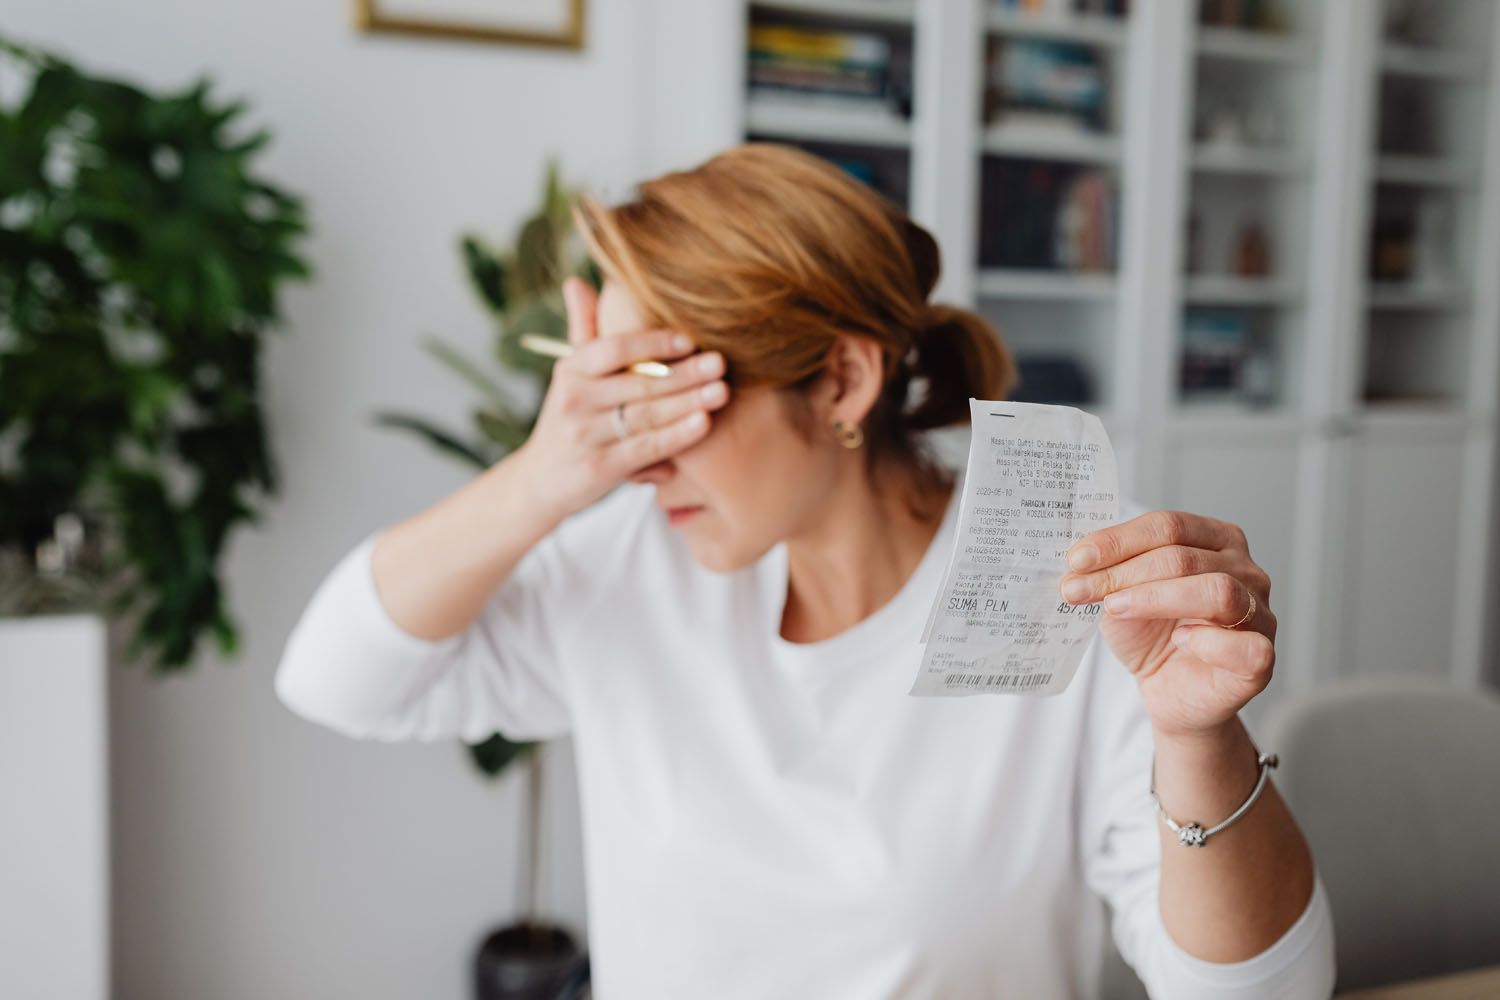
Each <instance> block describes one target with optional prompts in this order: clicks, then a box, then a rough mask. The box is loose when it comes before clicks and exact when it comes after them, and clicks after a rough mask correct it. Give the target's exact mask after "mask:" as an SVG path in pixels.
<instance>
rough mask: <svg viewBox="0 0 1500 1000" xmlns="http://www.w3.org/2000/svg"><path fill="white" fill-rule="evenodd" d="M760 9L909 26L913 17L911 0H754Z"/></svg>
mask: <svg viewBox="0 0 1500 1000" xmlns="http://www.w3.org/2000/svg"><path fill="white" fill-rule="evenodd" d="M750 6H752V7H758V8H760V9H762V10H768V11H776V12H778V13H787V14H808V15H812V16H815V17H837V18H844V19H846V20H850V21H869V22H872V23H879V24H897V25H903V26H905V27H910V26H911V25H912V24H913V23H914V22H915V20H916V4H915V3H914V2H913V0H754V2H752V3H751V4H750Z"/></svg>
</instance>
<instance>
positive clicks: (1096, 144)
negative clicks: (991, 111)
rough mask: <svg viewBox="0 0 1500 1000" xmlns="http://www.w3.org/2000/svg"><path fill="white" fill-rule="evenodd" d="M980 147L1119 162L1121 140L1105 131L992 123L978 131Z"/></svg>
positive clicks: (1006, 153)
mask: <svg viewBox="0 0 1500 1000" xmlns="http://www.w3.org/2000/svg"><path fill="white" fill-rule="evenodd" d="M981 148H982V149H983V151H984V152H986V153H993V154H995V155H997V156H1015V157H1026V158H1030V159H1038V160H1067V161H1069V162H1074V163H1106V164H1107V163H1118V162H1119V161H1120V141H1119V139H1117V138H1116V137H1115V136H1113V135H1110V134H1108V133H1099V132H1084V131H1078V132H1068V131H1063V130H1052V129H1038V128H1031V127H1029V126H1025V125H1005V124H999V125H991V126H989V127H988V128H986V129H985V130H984V132H983V133H981Z"/></svg>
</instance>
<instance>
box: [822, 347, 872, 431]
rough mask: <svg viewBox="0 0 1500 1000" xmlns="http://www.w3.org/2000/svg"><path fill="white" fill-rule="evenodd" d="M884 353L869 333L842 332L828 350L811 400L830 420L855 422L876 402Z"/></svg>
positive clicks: (823, 415)
mask: <svg viewBox="0 0 1500 1000" xmlns="http://www.w3.org/2000/svg"><path fill="white" fill-rule="evenodd" d="M884 361H885V359H884V354H883V352H882V351H881V349H880V345H879V344H877V343H876V342H875V341H873V340H871V339H870V338H869V337H856V336H852V335H850V334H841V335H840V336H839V338H838V340H837V341H836V342H835V343H834V346H833V349H832V350H830V351H829V352H828V360H827V363H826V366H825V368H824V371H823V377H822V378H821V379H819V380H818V384H817V389H816V391H815V393H814V402H815V404H816V405H817V409H818V412H819V415H820V416H821V417H822V418H824V419H826V420H827V421H829V422H830V423H831V422H832V421H833V420H834V419H839V420H843V421H844V422H845V423H847V424H858V423H860V422H861V421H862V420H864V419H865V414H867V413H869V412H870V409H871V408H872V407H873V406H874V405H875V400H876V399H878V398H879V396H880V387H881V384H882V382H883V381H884V379H885V364H884Z"/></svg>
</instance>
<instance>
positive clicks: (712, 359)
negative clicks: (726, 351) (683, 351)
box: [698, 354, 723, 375]
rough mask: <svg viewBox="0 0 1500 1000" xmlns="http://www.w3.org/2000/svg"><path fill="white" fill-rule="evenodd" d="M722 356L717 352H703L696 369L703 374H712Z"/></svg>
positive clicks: (717, 368)
mask: <svg viewBox="0 0 1500 1000" xmlns="http://www.w3.org/2000/svg"><path fill="white" fill-rule="evenodd" d="M722 360H723V356H722V355H719V354H705V355H703V357H701V358H699V359H698V370H699V371H700V372H702V373H703V374H705V375H713V374H715V373H717V372H718V370H719V362H721V361H722Z"/></svg>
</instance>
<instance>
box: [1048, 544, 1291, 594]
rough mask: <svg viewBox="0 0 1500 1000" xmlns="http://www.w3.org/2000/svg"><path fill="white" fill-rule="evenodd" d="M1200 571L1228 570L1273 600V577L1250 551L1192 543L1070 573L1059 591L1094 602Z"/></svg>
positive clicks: (1064, 578)
mask: <svg viewBox="0 0 1500 1000" xmlns="http://www.w3.org/2000/svg"><path fill="white" fill-rule="evenodd" d="M1200 573H1228V574H1230V575H1231V576H1234V577H1238V578H1239V579H1240V580H1241V581H1242V582H1243V583H1244V584H1245V585H1246V586H1248V587H1249V588H1250V589H1251V590H1253V591H1255V593H1256V596H1257V597H1258V598H1259V599H1260V600H1261V602H1262V603H1264V602H1267V601H1269V600H1270V596H1271V580H1270V578H1269V577H1268V576H1266V572H1265V570H1263V569H1261V568H1260V567H1259V566H1258V565H1256V564H1255V562H1254V561H1253V560H1251V558H1250V557H1249V555H1247V554H1244V553H1241V552H1238V551H1234V550H1230V551H1219V550H1218V549H1195V548H1193V547H1192V546H1190V545H1164V546H1162V547H1161V548H1156V549H1151V550H1149V551H1147V552H1142V553H1141V554H1140V555H1138V556H1133V557H1131V558H1129V559H1126V560H1125V561H1124V562H1120V563H1116V564H1115V565H1113V566H1108V567H1106V568H1104V569H1102V570H1099V571H1097V572H1094V573H1067V574H1065V575H1064V576H1063V578H1062V580H1061V581H1059V583H1058V591H1059V592H1060V593H1061V594H1062V597H1063V600H1065V601H1068V602H1070V603H1073V604H1092V603H1094V602H1095V601H1101V600H1103V599H1104V598H1105V597H1106V596H1107V595H1109V594H1112V593H1114V592H1115V591H1117V590H1124V589H1125V588H1127V587H1133V586H1135V585H1137V584H1141V583H1150V582H1151V581H1153V580H1170V579H1173V578H1174V577H1180V576H1196V575H1198V574H1200Z"/></svg>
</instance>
